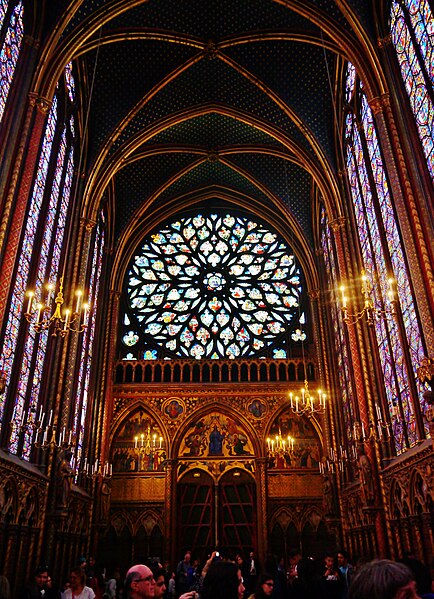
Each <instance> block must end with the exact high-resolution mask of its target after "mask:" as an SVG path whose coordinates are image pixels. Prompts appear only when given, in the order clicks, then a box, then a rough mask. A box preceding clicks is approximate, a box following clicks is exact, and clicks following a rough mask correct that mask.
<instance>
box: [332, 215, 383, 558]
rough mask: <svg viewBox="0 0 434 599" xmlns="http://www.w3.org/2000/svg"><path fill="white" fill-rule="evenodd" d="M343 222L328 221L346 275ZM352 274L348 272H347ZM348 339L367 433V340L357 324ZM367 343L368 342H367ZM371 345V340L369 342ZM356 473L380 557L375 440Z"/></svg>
mask: <svg viewBox="0 0 434 599" xmlns="http://www.w3.org/2000/svg"><path fill="white" fill-rule="evenodd" d="M344 225H345V219H344V218H340V219H337V220H336V221H332V222H330V226H331V227H332V230H333V232H334V236H335V245H336V252H337V256H338V264H339V272H340V273H341V274H343V275H345V276H347V274H348V272H349V271H351V266H352V265H351V263H350V262H349V261H348V262H347V259H346V255H345V252H344V248H348V247H350V246H349V243H348V237H347V235H346V229H345V226H344ZM350 274H351V272H350ZM347 332H348V340H349V345H350V354H351V357H352V369H353V376H354V381H355V386H356V389H355V391H356V398H357V406H355V407H357V408H358V412H359V417H360V422H361V424H362V426H363V428H364V430H365V431H366V432H368V431H369V430H370V423H372V422H374V420H375V419H374V410H373V400H372V397H371V390H370V384H369V381H370V368H369V359H368V355H367V347H366V340H365V337H364V333H363V330H362V327H361V325H360V323H357V324H356V325H354V326H348V328H347ZM368 341H369V340H368ZM371 343H372V341H371ZM359 449H360V455H359V472H360V483H361V490H362V491H363V492H364V502H365V504H366V505H367V506H369V507H368V509H369V510H370V511H372V512H374V514H373V518H374V521H375V529H376V535H377V542H378V548H379V554H380V556H381V557H386V556H388V555H389V547H391V541H392V539H391V533H390V526H389V522H388V518H387V516H386V508H385V506H386V505H387V504H386V500H385V490H384V485H383V481H382V478H381V475H380V473H379V469H380V468H381V459H382V458H381V453H380V450H379V447H378V443H377V442H376V441H375V440H371V442H367V443H363V442H361V443H360V444H359Z"/></svg>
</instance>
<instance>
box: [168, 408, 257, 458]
mask: <svg viewBox="0 0 434 599" xmlns="http://www.w3.org/2000/svg"><path fill="white" fill-rule="evenodd" d="M179 455H180V456H182V457H186V458H188V457H242V456H246V457H248V456H253V455H254V451H253V447H252V444H251V441H250V439H249V437H248V435H247V434H246V433H245V431H244V430H243V429H242V427H241V426H239V425H238V424H237V423H236V422H235V421H234V420H232V418H229V417H228V416H224V415H222V414H217V413H212V414H207V415H206V416H204V417H203V418H200V419H197V420H194V421H193V422H192V423H191V424H190V427H189V428H188V430H187V432H186V434H185V436H184V439H183V440H182V442H181V446H180V449H179Z"/></svg>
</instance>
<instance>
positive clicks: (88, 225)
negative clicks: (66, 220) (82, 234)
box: [80, 218, 96, 233]
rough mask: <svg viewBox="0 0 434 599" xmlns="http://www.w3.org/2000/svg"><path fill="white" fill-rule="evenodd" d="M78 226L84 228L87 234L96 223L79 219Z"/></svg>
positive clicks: (87, 219) (86, 219)
mask: <svg viewBox="0 0 434 599" xmlns="http://www.w3.org/2000/svg"><path fill="white" fill-rule="evenodd" d="M80 225H81V226H82V227H84V228H85V229H86V231H87V232H88V233H90V232H91V231H92V230H93V228H94V226H95V225H96V221H94V220H90V219H89V218H81V219H80Z"/></svg>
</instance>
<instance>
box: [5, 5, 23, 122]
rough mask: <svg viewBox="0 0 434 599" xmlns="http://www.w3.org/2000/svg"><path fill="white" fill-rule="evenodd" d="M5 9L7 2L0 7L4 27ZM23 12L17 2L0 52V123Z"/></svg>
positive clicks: (18, 41) (21, 28)
mask: <svg viewBox="0 0 434 599" xmlns="http://www.w3.org/2000/svg"><path fill="white" fill-rule="evenodd" d="M6 9H7V2H2V3H1V5H0V21H1V24H2V25H4V23H3V20H4V17H5V12H6ZM23 12H24V9H23V5H22V2H19V3H18V4H17V6H16V7H15V9H14V11H13V13H12V16H11V20H10V23H9V26H8V30H7V32H6V36H5V41H4V43H3V47H2V49H1V51H0V122H1V120H2V118H3V113H4V110H5V107H6V100H7V98H8V95H9V90H10V87H11V84H12V80H13V77H14V73H15V67H16V66H17V61H18V56H19V53H20V48H21V44H22V41H23V36H24V27H23ZM0 29H1V26H0Z"/></svg>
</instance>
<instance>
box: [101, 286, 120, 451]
mask: <svg viewBox="0 0 434 599" xmlns="http://www.w3.org/2000/svg"><path fill="white" fill-rule="evenodd" d="M120 297H121V294H120V293H119V291H113V290H112V291H111V292H110V308H109V313H108V318H107V323H106V335H105V344H104V352H103V353H104V356H106V358H105V361H104V367H105V368H107V369H108V370H110V369H111V368H112V364H114V363H115V350H116V334H117V330H118V321H119V301H120ZM111 380H112V377H111V376H110V372H109V376H106V377H105V385H103V387H102V389H101V391H100V393H102V394H103V396H104V398H105V401H104V415H103V423H102V439H103V445H102V447H101V460H102V461H105V460H109V452H110V446H109V441H110V423H111V421H112V417H113V408H114V399H113V386H112V385H111V384H110V383H109V381H111Z"/></svg>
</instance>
